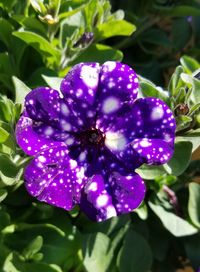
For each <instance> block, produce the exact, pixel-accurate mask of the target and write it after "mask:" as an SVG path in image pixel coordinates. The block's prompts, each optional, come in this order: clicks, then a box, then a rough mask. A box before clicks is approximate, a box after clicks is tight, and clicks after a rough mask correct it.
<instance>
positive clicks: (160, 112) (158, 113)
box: [151, 107, 164, 121]
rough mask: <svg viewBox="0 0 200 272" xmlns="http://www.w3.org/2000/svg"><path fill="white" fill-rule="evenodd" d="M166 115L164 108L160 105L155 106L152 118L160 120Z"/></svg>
mask: <svg viewBox="0 0 200 272" xmlns="http://www.w3.org/2000/svg"><path fill="white" fill-rule="evenodd" d="M163 116H164V111H163V109H162V108H160V107H155V108H153V110H152V112H151V119H152V120H153V121H156V120H159V119H161V118H162V117H163Z"/></svg>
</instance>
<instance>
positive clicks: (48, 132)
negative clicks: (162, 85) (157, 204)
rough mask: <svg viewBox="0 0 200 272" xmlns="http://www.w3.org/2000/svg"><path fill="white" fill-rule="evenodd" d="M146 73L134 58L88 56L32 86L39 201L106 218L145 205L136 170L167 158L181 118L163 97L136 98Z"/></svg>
mask: <svg viewBox="0 0 200 272" xmlns="http://www.w3.org/2000/svg"><path fill="white" fill-rule="evenodd" d="M137 93H138V78H137V76H136V74H135V72H134V71H133V70H132V69H131V68H130V67H129V66H127V65H125V64H122V63H119V62H112V61H108V62H105V63H104V64H103V65H102V66H100V65H99V64H98V63H80V64H78V65H76V66H74V67H73V68H72V69H71V71H70V72H69V73H68V74H67V76H66V77H65V78H64V79H63V81H62V83H61V93H59V92H58V91H56V90H53V89H51V88H47V87H40V88H37V89H34V90H33V91H31V92H30V93H29V94H28V95H27V96H26V98H25V109H24V112H23V114H22V116H21V118H20V120H19V121H18V124H17V128H16V138H17V142H18V144H19V146H20V147H21V148H22V149H23V150H24V152H25V153H27V154H28V155H30V156H34V158H33V160H32V161H31V163H30V164H29V165H28V166H27V168H26V169H25V174H24V178H25V185H26V188H27V190H28V191H29V193H30V194H31V195H33V196H35V197H37V199H38V200H40V201H44V202H46V203H49V204H52V205H55V206H57V207H61V208H64V209H66V210H71V209H72V208H73V207H74V205H76V204H79V205H80V207H81V210H82V211H84V212H85V213H86V214H87V215H88V217H90V218H91V219H94V220H97V221H103V220H106V219H108V218H110V217H113V216H116V215H120V214H123V213H127V212H130V211H132V210H133V209H135V208H137V207H138V206H139V205H140V203H141V202H142V200H143V199H144V195H145V184H144V182H143V180H142V179H141V178H140V176H139V175H138V174H136V173H135V169H136V168H137V167H139V166H140V165H142V164H143V163H147V164H163V163H166V162H167V161H168V160H169V159H170V158H171V156H172V154H173V149H174V137H175V120H174V117H173V114H172V112H171V110H170V109H169V107H168V106H167V105H166V104H165V103H164V102H162V101H161V100H159V99H157V98H151V97H148V98H140V99H136V97H137Z"/></svg>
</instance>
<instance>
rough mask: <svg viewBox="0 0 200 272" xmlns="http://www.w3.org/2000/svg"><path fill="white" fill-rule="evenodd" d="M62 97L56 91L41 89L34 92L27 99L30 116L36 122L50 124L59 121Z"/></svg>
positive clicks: (26, 104) (46, 88)
mask: <svg viewBox="0 0 200 272" xmlns="http://www.w3.org/2000/svg"><path fill="white" fill-rule="evenodd" d="M59 100H60V96H59V93H58V92H57V91H56V90H53V89H51V88H48V87H40V88H37V89H34V90H32V91H31V92H30V93H29V94H28V95H27V96H26V98H25V107H26V111H27V114H28V116H29V117H30V118H31V119H33V120H35V121H42V122H45V123H47V124H48V123H49V122H51V123H52V121H53V122H55V121H56V120H58V119H59V118H58V116H59V112H60V102H59Z"/></svg>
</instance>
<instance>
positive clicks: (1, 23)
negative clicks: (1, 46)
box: [0, 18, 12, 47]
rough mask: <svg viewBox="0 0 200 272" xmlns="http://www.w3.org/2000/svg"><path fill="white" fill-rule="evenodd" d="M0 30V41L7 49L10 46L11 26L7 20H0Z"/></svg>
mask: <svg viewBox="0 0 200 272" xmlns="http://www.w3.org/2000/svg"><path fill="white" fill-rule="evenodd" d="M0 29H1V31H0V40H1V41H2V42H4V43H5V44H6V45H7V47H9V46H10V45H11V33H12V25H11V24H10V23H9V22H8V21H7V20H5V19H2V18H0Z"/></svg>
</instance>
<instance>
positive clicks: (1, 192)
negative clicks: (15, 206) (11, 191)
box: [0, 189, 8, 203]
mask: <svg viewBox="0 0 200 272" xmlns="http://www.w3.org/2000/svg"><path fill="white" fill-rule="evenodd" d="M7 194H8V193H7V191H6V190H5V189H0V203H1V202H2V201H3V200H4V199H5V198H6V196H7Z"/></svg>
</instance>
